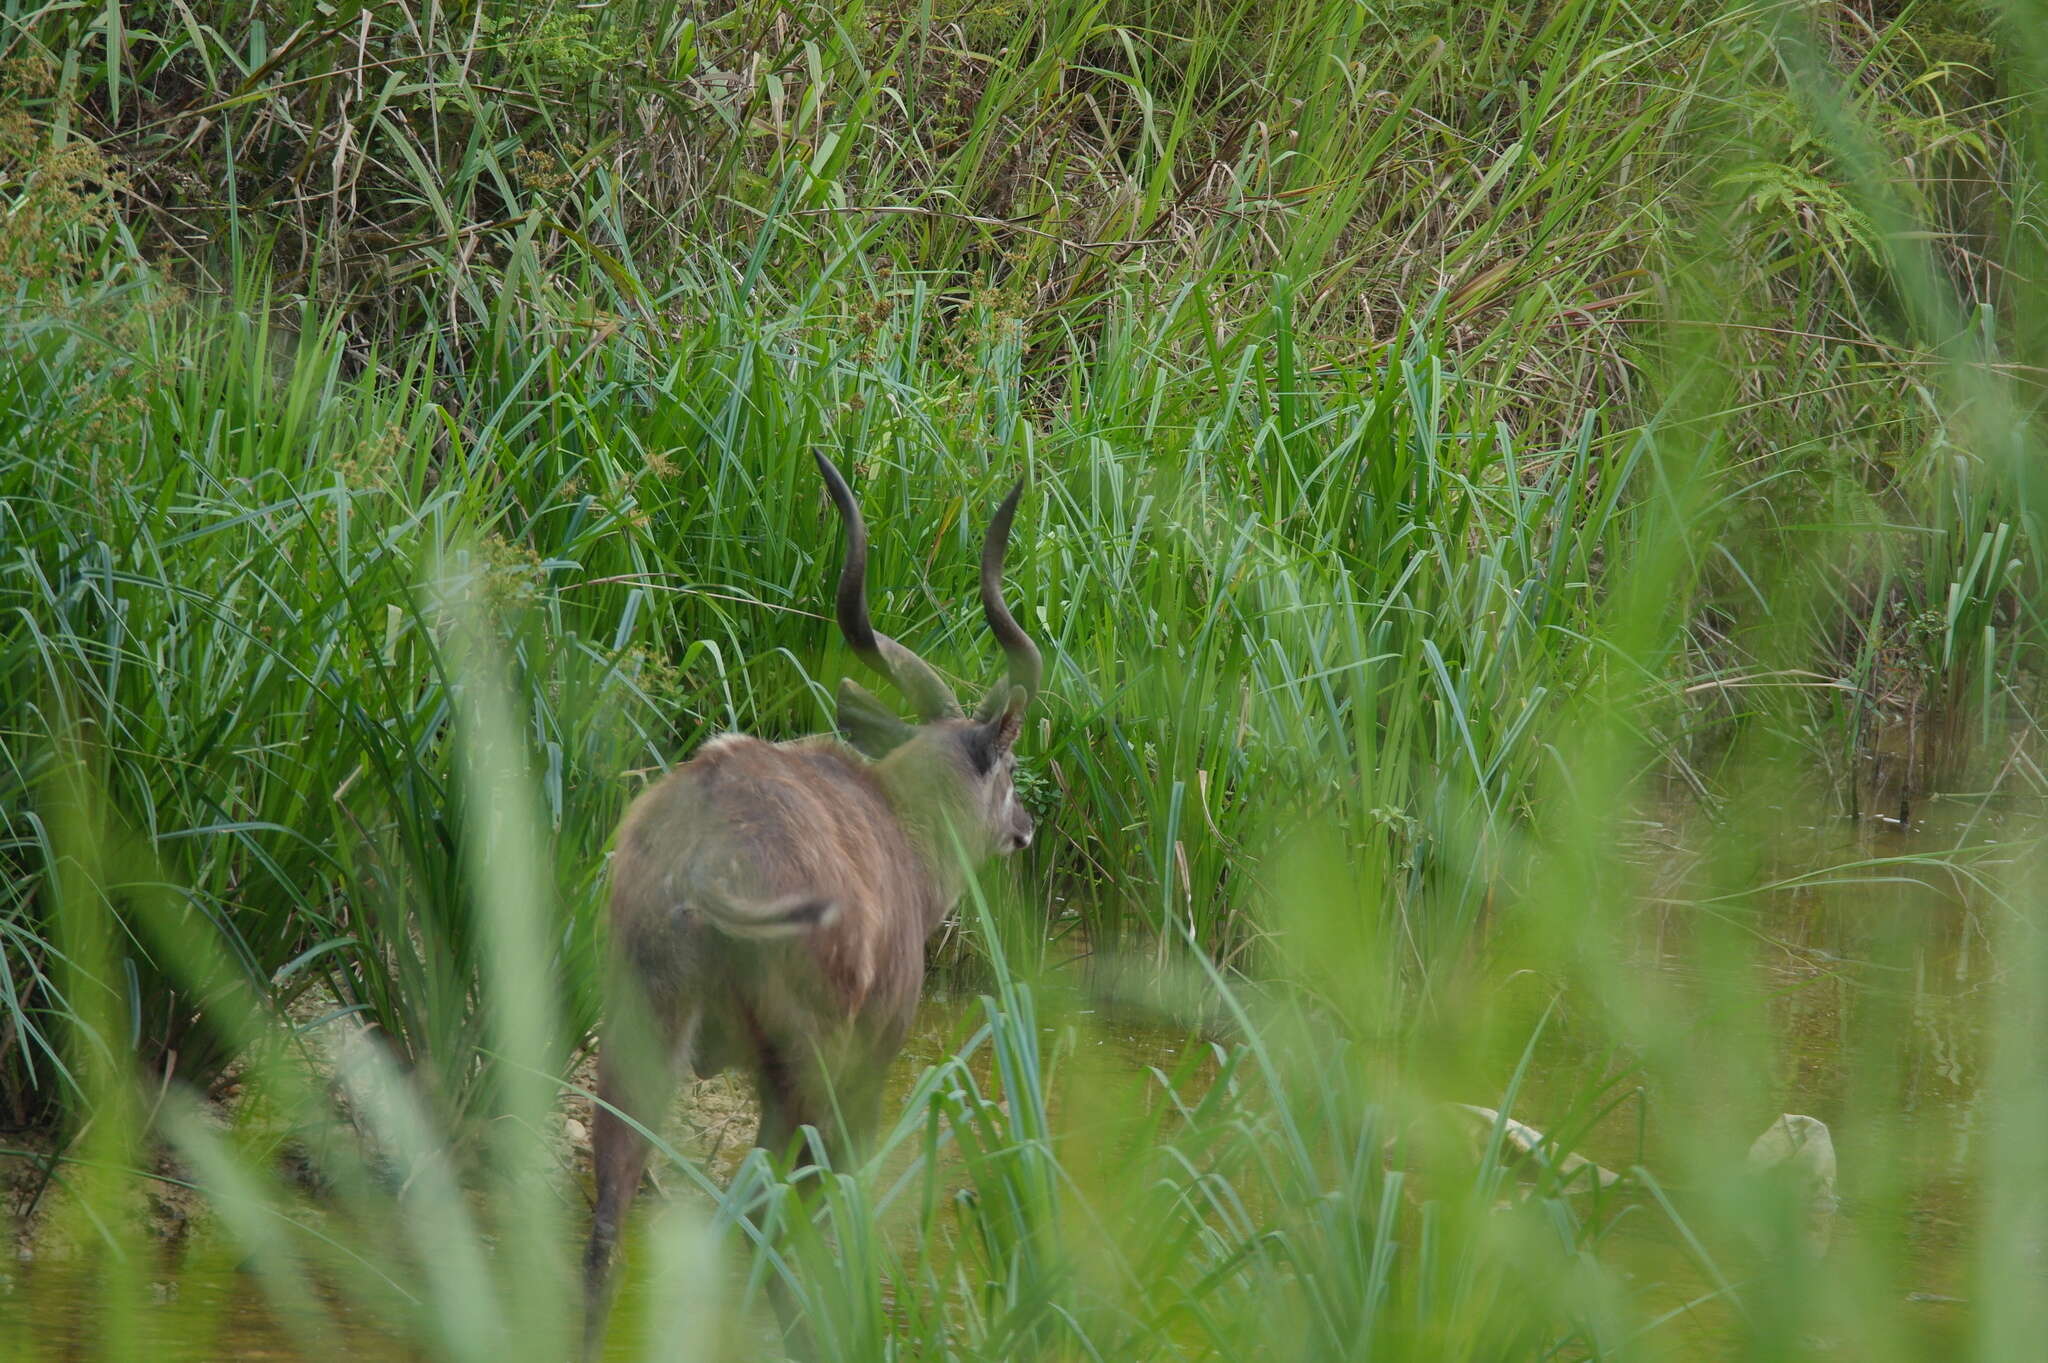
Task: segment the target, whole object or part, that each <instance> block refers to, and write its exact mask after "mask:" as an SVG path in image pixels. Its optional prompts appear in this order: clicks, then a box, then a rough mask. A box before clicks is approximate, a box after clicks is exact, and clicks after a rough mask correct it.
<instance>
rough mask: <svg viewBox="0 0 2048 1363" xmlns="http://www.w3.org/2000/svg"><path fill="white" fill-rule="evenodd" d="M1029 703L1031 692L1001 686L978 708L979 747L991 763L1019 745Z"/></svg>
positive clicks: (1009, 686)
mask: <svg viewBox="0 0 2048 1363" xmlns="http://www.w3.org/2000/svg"><path fill="white" fill-rule="evenodd" d="M1030 703H1031V693H1030V692H1029V691H1026V690H1025V689H1024V688H1023V687H1021V686H1015V685H1012V684H1011V683H1009V682H1002V683H1000V684H998V685H997V687H996V689H995V690H993V691H991V692H989V693H988V695H987V697H986V698H985V699H983V701H982V702H981V704H980V705H979V706H977V707H976V708H975V711H974V721H975V725H976V727H977V730H978V736H979V738H980V746H981V748H982V750H983V751H984V752H987V753H988V754H989V756H990V759H991V760H993V759H994V758H995V757H996V756H998V755H1000V754H1002V753H1006V752H1008V751H1009V750H1010V747H1011V745H1013V744H1014V743H1016V741H1017V734H1018V731H1019V730H1021V729H1022V728H1023V727H1024V707H1025V706H1026V705H1028V704H1030Z"/></svg>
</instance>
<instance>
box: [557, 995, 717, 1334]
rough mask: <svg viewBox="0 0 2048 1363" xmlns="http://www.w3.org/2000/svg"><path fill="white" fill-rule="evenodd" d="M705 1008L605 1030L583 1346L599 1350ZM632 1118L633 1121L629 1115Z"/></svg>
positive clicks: (594, 1130) (594, 1121) (595, 1109)
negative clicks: (630, 1219)
mask: <svg viewBox="0 0 2048 1363" xmlns="http://www.w3.org/2000/svg"><path fill="white" fill-rule="evenodd" d="M699 1016H700V1014H699V1011H698V1009H697V1008H696V1007H694V1006H691V1007H688V1008H685V1009H683V1010H681V1011H680V1012H678V1013H676V1014H674V1015H672V1016H669V1017H666V1018H654V1019H650V1018H648V1017H647V1016H646V1015H645V1013H644V1012H643V1013H642V1015H641V1016H640V1017H639V1018H626V1019H620V1020H617V1021H615V1022H614V1023H613V1024H612V1025H610V1026H608V1027H607V1028H606V1029H605V1036H604V1040H603V1042H602V1044H601V1046H600V1049H599V1052H598V1061H597V1098H598V1101H597V1102H595V1103H594V1104H592V1105H591V1106H592V1112H591V1136H590V1153H591V1164H592V1166H593V1170H594V1172H595V1174H596V1183H597V1206H596V1209H595V1211H594V1212H593V1213H592V1214H591V1218H590V1243H589V1244H588V1245H587V1246H586V1247H585V1249H584V1252H583V1353H584V1357H585V1358H591V1357H594V1356H595V1353H596V1348H597V1342H598V1339H599V1337H600V1336H601V1335H602V1334H603V1332H604V1321H605V1315H606V1313H607V1311H608V1309H609V1307H610V1304H611V1283H610V1279H611V1266H612V1257H613V1254H614V1253H615V1251H616V1250H617V1248H618V1243H619V1233H620V1231H621V1230H622V1229H623V1227H624V1225H625V1221H626V1215H627V1213H628V1212H630V1211H631V1210H632V1207H633V1198H634V1195H635V1194H637V1193H638V1192H639V1191H640V1180H641V1178H642V1176H644V1175H645V1174H646V1172H647V1158H648V1155H649V1154H650V1153H652V1147H651V1146H650V1145H649V1144H648V1141H647V1137H645V1136H643V1135H642V1134H640V1131H639V1130H637V1129H635V1127H634V1125H633V1123H635V1122H637V1123H638V1124H639V1126H641V1127H644V1128H646V1129H647V1130H649V1131H659V1130H660V1129H661V1122H662V1118H663V1117H664V1116H665V1115H666V1114H667V1112H668V1104H669V1099H670V1098H671V1097H673V1096H674V1094H675V1089H676V1077H677V1075H678V1074H680V1073H681V1072H682V1070H683V1069H684V1067H685V1066H686V1065H687V1064H688V1062H689V1058H690V1047H691V1044H692V1043H693V1042H694V1040H695V1039H696V1033H697V1024H698V1019H699ZM628 1118H631V1121H628V1120H627V1119H628Z"/></svg>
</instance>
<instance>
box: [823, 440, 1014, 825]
mask: <svg viewBox="0 0 2048 1363" xmlns="http://www.w3.org/2000/svg"><path fill="white" fill-rule="evenodd" d="M817 459H818V471H819V472H820V473H822V474H824V476H825V489H826V491H828V492H829V493H831V495H832V504H833V505H834V506H836V507H838V508H839V517H840V519H841V520H843V521H844V522H845V523H846V560H845V562H844V563H843V564H842V565H841V566H840V570H839V591H838V597H837V601H836V603H835V604H836V607H837V614H838V617H839V632H840V633H841V634H843V635H845V636H846V643H847V647H849V648H851V649H852V650H853V652H854V655H855V656H856V657H858V658H859V659H860V660H861V661H862V662H864V663H866V664H867V665H868V666H869V667H870V668H872V669H873V670H874V671H875V672H876V673H877V674H878V675H879V676H881V677H882V678H884V679H885V680H887V681H888V682H889V683H890V684H891V685H893V686H894V687H895V688H896V690H897V691H899V692H900V693H902V695H903V698H904V699H905V700H907V701H908V702H910V707H911V709H912V710H914V711H915V712H916V713H917V722H916V723H914V724H912V723H906V722H905V721H904V720H903V719H901V718H899V717H898V716H897V714H896V713H895V712H894V711H893V710H891V709H890V708H889V707H888V706H886V705H884V704H883V703H882V702H881V701H880V700H878V699H876V697H875V696H874V695H873V693H871V692H869V691H868V690H867V689H866V688H865V687H863V686H861V685H859V684H858V683H856V682H853V681H842V682H840V683H839V695H838V702H839V706H838V727H839V732H840V733H841V734H842V735H844V736H845V738H846V740H847V741H848V742H849V743H851V744H853V746H854V747H855V748H856V749H858V750H859V751H860V752H861V753H863V754H864V755H866V756H867V757H869V758H871V759H874V760H875V761H877V762H878V763H880V764H882V765H883V766H884V767H885V768H886V769H888V772H889V774H890V775H891V776H892V777H894V778H896V779H895V782H894V784H895V785H896V786H897V788H898V789H901V790H904V791H907V792H910V793H911V794H912V795H913V796H914V797H915V798H917V799H918V801H919V802H920V803H921V804H922V805H924V806H925V808H926V810H928V811H929V812H931V813H936V814H939V815H942V816H943V817H946V818H948V819H949V820H950V821H951V823H952V825H953V829H954V832H955V833H956V834H957V835H958V836H959V837H960V839H961V840H962V842H963V843H964V844H965V846H966V850H967V851H968V852H969V854H970V855H972V856H974V857H976V858H977V859H979V858H982V857H986V856H989V855H992V854H998V853H1009V852H1016V851H1021V850H1022V849H1024V848H1026V847H1029V846H1030V845H1031V833H1032V825H1031V815H1030V814H1029V813H1028V812H1027V811H1026V810H1025V808H1024V806H1023V805H1022V804H1021V803H1020V802H1019V801H1018V799H1017V786H1016V771H1017V758H1016V754H1015V752H1014V751H1013V750H1014V748H1015V745H1016V742H1017V733H1018V730H1019V729H1020V728H1021V727H1022V725H1023V722H1024V707H1025V706H1027V705H1029V704H1030V703H1031V698H1032V697H1033V696H1034V695H1036V694H1037V693H1038V684H1039V681H1040V679H1041V678H1042V677H1043V675H1044V663H1043V661H1042V660H1041V659H1040V658H1039V655H1038V646H1037V645H1036V644H1034V643H1032V642H1031V636H1030V635H1028V634H1026V633H1025V632H1024V629H1023V627H1022V626H1021V625H1019V624H1018V623H1017V621H1016V619H1015V618H1014V617H1013V616H1011V614H1010V608H1009V607H1008V606H1006V605H1004V604H1003V554H1004V551H1005V550H1007V549H1008V548H1009V544H1010V522H1011V521H1012V520H1013V519H1015V517H1016V514H1017V499H1018V497H1019V496H1021V495H1022V494H1023V491H1024V480H1023V479H1021V478H1020V479H1018V480H1017V485H1016V486H1015V487H1013V488H1011V489H1010V495H1009V496H1007V497H1005V498H1003V503H1002V505H1001V506H999V507H997V508H996V514H995V519H994V520H992V521H990V522H989V527H988V537H987V538H986V539H985V540H984V541H983V542H982V547H981V610H982V615H983V618H985V619H986V620H987V621H988V628H989V633H991V634H993V635H994V636H995V639H996V643H997V644H999V645H1000V646H1001V647H1002V650H1003V654H1004V656H1005V657H1006V658H1008V660H1009V675H1008V676H1007V677H1006V678H1005V679H1004V680H1003V681H1000V682H997V683H996V685H995V686H994V688H993V689H991V690H990V691H989V693H988V695H987V696H985V697H984V698H983V699H982V702H981V704H980V705H978V706H977V707H975V711H974V713H973V714H972V715H969V714H967V713H965V712H964V711H962V710H961V708H960V702H959V700H958V698H956V697H955V696H954V694H953V689H952V688H951V687H950V686H948V685H947V684H946V683H945V682H944V681H943V680H942V679H941V678H940V677H939V674H938V673H937V672H936V671H934V670H933V669H932V667H931V665H930V664H929V663H927V662H925V660H924V659H922V658H920V657H918V656H917V655H916V654H915V653H912V652H911V651H910V650H909V649H907V648H905V647H904V646H903V645H901V644H899V643H897V642H896V641H895V640H894V639H891V638H890V637H889V636H888V635H886V634H878V633H876V631H875V628H874V626H873V625H871V624H870V623H869V622H868V597H867V566H868V536H867V527H866V525H865V524H863V522H862V521H861V516H860V507H859V505H858V504H857V503H856V502H855V501H854V500H853V493H852V492H851V491H849V490H848V488H847V486H846V480H845V479H844V478H842V477H840V475H839V470H838V468H837V467H835V466H834V465H833V463H832V461H831V460H830V459H827V458H826V457H825V456H824V455H823V454H819V455H818V456H817Z"/></svg>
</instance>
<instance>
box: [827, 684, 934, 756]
mask: <svg viewBox="0 0 2048 1363" xmlns="http://www.w3.org/2000/svg"><path fill="white" fill-rule="evenodd" d="M838 702H839V704H838V714H837V715H836V716H835V718H834V723H835V724H836V725H837V727H838V729H839V733H840V735H841V736H842V737H843V738H845V739H846V741H847V742H848V743H851V744H852V745H853V746H854V750H855V751H857V752H858V753H860V755H861V756H863V757H867V758H871V759H874V760H877V761H879V760H880V759H882V758H884V757H887V756H888V755H889V754H890V753H891V752H893V751H895V750H896V749H897V748H899V747H901V746H902V745H903V743H904V742H905V740H907V739H908V738H909V737H910V736H911V735H912V734H913V733H916V732H917V726H916V725H914V724H906V723H904V722H903V721H902V720H901V719H899V718H897V717H896V714H895V713H894V712H893V711H891V710H890V709H889V707H888V706H886V705H884V704H882V702H881V701H879V700H876V699H875V696H874V693H873V692H871V691H869V690H868V689H867V688H866V687H864V686H862V685H861V684H860V683H859V682H856V681H851V680H848V681H841V682H840V683H839V696H838Z"/></svg>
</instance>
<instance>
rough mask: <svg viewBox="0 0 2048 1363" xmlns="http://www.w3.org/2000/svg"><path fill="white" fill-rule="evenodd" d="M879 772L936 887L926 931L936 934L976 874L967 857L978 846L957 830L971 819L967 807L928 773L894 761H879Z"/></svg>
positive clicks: (928, 879) (927, 876) (926, 877)
mask: <svg viewBox="0 0 2048 1363" xmlns="http://www.w3.org/2000/svg"><path fill="white" fill-rule="evenodd" d="M874 771H875V775H876V777H877V779H878V780H879V781H880V782H881V786H882V794H883V796H884V798H886V799H887V800H888V802H889V807H890V808H891V809H892V810H894V811H895V814H896V821H897V822H898V823H899V824H901V825H902V827H903V832H904V834H905V836H906V837H907V838H908V840H909V842H910V849H911V851H912V852H913V853H915V854H916V856H917V859H918V860H919V861H920V862H922V863H923V865H924V881H925V884H927V885H928V886H930V887H931V900H930V902H929V903H928V904H926V905H925V906H924V909H925V921H924V931H925V935H926V936H930V935H931V934H932V933H933V932H935V931H937V929H938V926H939V924H940V923H942V922H944V921H945V919H946V915H947V914H949V913H951V912H952V911H953V905H955V904H956V903H958V902H959V900H960V896H961V895H962V894H964V893H966V890H967V877H968V876H969V875H970V874H971V873H972V872H971V863H970V862H969V861H968V860H967V859H968V858H970V857H972V856H973V849H972V848H971V847H969V846H967V845H966V843H965V841H964V839H962V838H961V837H960V836H959V835H957V834H956V833H955V832H954V831H953V830H954V829H956V828H961V827H964V826H965V820H964V818H963V816H962V812H961V811H958V810H953V809H950V808H948V805H947V801H946V799H945V797H944V796H943V795H942V794H939V793H938V792H937V791H935V790H934V785H935V783H934V782H933V781H931V780H930V779H929V777H928V774H926V773H920V772H918V771H917V770H915V769H914V768H909V769H906V768H902V767H896V766H892V765H890V764H888V763H882V764H878V765H877V766H876V767H875V768H874ZM949 825H950V826H949Z"/></svg>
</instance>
